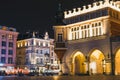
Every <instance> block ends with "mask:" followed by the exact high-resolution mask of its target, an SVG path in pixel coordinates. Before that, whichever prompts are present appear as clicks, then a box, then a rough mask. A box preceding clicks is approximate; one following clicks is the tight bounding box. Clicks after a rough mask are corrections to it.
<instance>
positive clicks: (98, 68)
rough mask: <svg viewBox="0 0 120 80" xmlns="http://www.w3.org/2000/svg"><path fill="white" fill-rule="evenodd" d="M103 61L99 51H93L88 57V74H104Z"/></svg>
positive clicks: (103, 58) (103, 57) (102, 55)
mask: <svg viewBox="0 0 120 80" xmlns="http://www.w3.org/2000/svg"><path fill="white" fill-rule="evenodd" d="M104 60H105V56H104V54H103V53H102V52H101V51H100V50H94V51H93V52H92V53H91V54H90V56H89V73H90V74H103V72H105V67H104V66H103V63H105V62H104Z"/></svg>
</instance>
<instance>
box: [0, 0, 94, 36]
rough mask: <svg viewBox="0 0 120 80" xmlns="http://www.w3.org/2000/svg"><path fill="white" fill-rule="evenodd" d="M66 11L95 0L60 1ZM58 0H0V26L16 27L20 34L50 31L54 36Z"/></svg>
mask: <svg viewBox="0 0 120 80" xmlns="http://www.w3.org/2000/svg"><path fill="white" fill-rule="evenodd" d="M60 1H61V3H62V5H63V8H64V10H69V9H72V8H74V7H78V6H82V5H85V4H88V3H91V2H93V0H60ZM57 6H58V3H57V0H0V25H4V26H8V27H14V28H16V29H17V31H18V32H20V33H23V32H26V31H39V32H40V33H41V34H43V33H44V32H45V31H48V32H49V34H50V36H53V28H52V26H53V25H54V24H55V18H54V17H55V14H56V11H57Z"/></svg>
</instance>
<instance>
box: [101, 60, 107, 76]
mask: <svg viewBox="0 0 120 80" xmlns="http://www.w3.org/2000/svg"><path fill="white" fill-rule="evenodd" d="M102 67H103V74H105V67H106V61H105V59H103V60H102Z"/></svg>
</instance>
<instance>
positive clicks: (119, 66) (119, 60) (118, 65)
mask: <svg viewBox="0 0 120 80" xmlns="http://www.w3.org/2000/svg"><path fill="white" fill-rule="evenodd" d="M115 74H116V75H120V49H119V50H118V51H117V53H116V56H115Z"/></svg>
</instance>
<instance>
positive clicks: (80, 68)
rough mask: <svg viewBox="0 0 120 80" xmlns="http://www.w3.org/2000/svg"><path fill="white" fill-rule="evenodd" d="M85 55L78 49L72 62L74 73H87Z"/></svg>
mask: <svg viewBox="0 0 120 80" xmlns="http://www.w3.org/2000/svg"><path fill="white" fill-rule="evenodd" d="M84 62H85V56H84V55H83V54H82V53H81V52H79V51H77V52H75V53H74V55H73V56H72V64H71V72H72V74H85V73H86V65H85V64H84Z"/></svg>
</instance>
